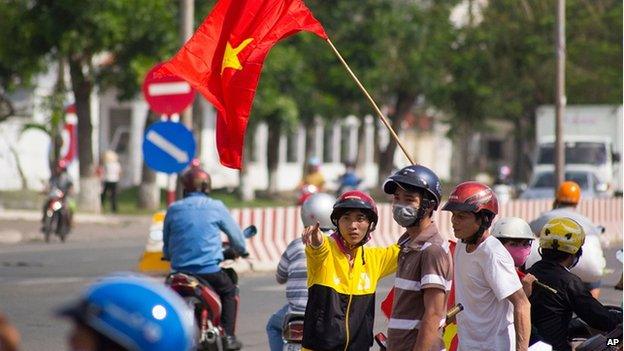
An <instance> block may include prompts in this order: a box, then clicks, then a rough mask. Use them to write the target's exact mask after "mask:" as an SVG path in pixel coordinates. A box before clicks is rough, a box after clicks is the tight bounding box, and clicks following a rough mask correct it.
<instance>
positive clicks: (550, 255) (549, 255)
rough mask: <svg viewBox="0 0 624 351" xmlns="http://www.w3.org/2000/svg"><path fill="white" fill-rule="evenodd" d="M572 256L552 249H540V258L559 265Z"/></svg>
mask: <svg viewBox="0 0 624 351" xmlns="http://www.w3.org/2000/svg"><path fill="white" fill-rule="evenodd" d="M571 256H573V255H571V254H569V253H567V252H562V251H559V250H553V249H542V258H543V259H544V260H546V261H554V262H557V263H561V262H563V261H565V260H567V259H568V258H569V257H571Z"/></svg>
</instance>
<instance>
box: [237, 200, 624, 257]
mask: <svg viewBox="0 0 624 351" xmlns="http://www.w3.org/2000/svg"><path fill="white" fill-rule="evenodd" d="M378 206H379V224H378V225H377V229H376V230H375V231H374V232H373V238H372V243H371V244H372V245H373V246H387V245H390V244H392V243H394V242H396V240H397V239H398V238H399V236H400V235H401V234H402V233H403V229H402V228H401V227H399V225H398V224H396V223H395V222H394V220H393V219H392V206H391V205H390V204H380V205H378ZM551 208H552V200H515V201H510V202H507V203H506V204H504V205H501V208H500V212H499V216H498V217H497V218H500V217H507V216H515V217H520V218H524V219H525V220H527V221H529V222H530V221H532V220H533V219H535V218H537V217H539V215H540V214H541V213H543V212H545V211H548V210H549V209H551ZM299 211H300V208H299V207H266V208H238V209H233V210H232V211H231V212H232V215H233V217H234V219H236V220H237V221H238V223H239V224H240V225H241V227H243V228H244V227H246V226H248V225H251V224H254V225H256V227H258V235H256V236H255V237H253V238H251V239H250V240H249V241H248V246H249V252H250V254H251V255H250V258H251V259H253V261H254V267H255V268H258V269H262V268H266V269H275V267H277V263H278V262H279V259H280V256H281V254H282V252H284V250H286V246H287V245H288V243H290V241H292V240H293V239H295V238H297V237H299V236H300V235H301V232H302V231H303V224H302V223H301V218H300V214H299ZM579 212H580V213H582V214H584V215H585V216H587V217H589V218H590V219H591V220H592V221H593V222H594V223H596V224H597V225H602V226H604V227H605V228H606V231H605V234H604V238H603V239H605V240H604V241H606V242H618V243H619V242H621V241H622V223H623V222H622V221H623V215H622V198H610V199H594V200H587V201H582V202H581V203H580V204H579ZM434 220H435V222H436V223H437V225H438V228H439V229H440V231H441V233H442V234H443V235H445V236H446V237H448V238H449V239H453V232H452V227H451V222H450V221H451V216H450V212H446V211H436V213H435V215H434ZM369 245H370V244H369Z"/></svg>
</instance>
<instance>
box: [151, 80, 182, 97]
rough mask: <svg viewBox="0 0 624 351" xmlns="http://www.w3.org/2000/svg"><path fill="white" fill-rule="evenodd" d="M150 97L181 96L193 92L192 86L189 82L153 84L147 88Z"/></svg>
mask: <svg viewBox="0 0 624 351" xmlns="http://www.w3.org/2000/svg"><path fill="white" fill-rule="evenodd" d="M147 92H148V94H149V95H150V96H162V95H181V94H188V93H190V92H191V85H190V84H189V83H187V82H171V83H152V84H150V85H149V86H148V87H147Z"/></svg>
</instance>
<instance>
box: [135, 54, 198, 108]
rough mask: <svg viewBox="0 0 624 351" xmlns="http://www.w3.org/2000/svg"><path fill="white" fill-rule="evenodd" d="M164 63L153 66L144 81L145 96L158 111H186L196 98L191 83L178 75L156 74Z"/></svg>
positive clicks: (151, 106)
mask: <svg viewBox="0 0 624 351" xmlns="http://www.w3.org/2000/svg"><path fill="white" fill-rule="evenodd" d="M160 66H162V63H159V64H157V65H156V66H154V67H152V69H151V70H150V71H149V72H148V73H147V75H146V76H145V80H144V81H143V86H142V90H143V96H144V97H145V100H146V101H147V103H148V104H149V106H150V109H151V110H152V111H154V112H156V113H160V114H165V115H168V116H170V115H172V114H174V113H180V112H182V111H184V109H185V108H187V107H188V106H189V105H190V104H191V103H193V100H194V99H195V91H194V90H193V88H192V87H191V85H190V84H189V83H188V82H187V81H185V80H184V79H182V78H179V77H178V76H175V75H171V76H164V75H160V74H158V75H157V74H155V72H156V71H157V70H158V68H160Z"/></svg>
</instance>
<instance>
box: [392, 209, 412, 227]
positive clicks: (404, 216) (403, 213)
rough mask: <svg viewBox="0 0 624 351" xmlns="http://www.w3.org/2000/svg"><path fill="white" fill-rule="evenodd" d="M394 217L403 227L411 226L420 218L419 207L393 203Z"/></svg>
mask: <svg viewBox="0 0 624 351" xmlns="http://www.w3.org/2000/svg"><path fill="white" fill-rule="evenodd" d="M392 218H394V220H395V221H396V222H397V223H398V224H399V225H400V226H401V227H404V228H407V227H411V226H413V225H414V224H416V221H417V219H418V208H416V207H414V206H411V205H407V204H402V203H397V204H393V205H392Z"/></svg>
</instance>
